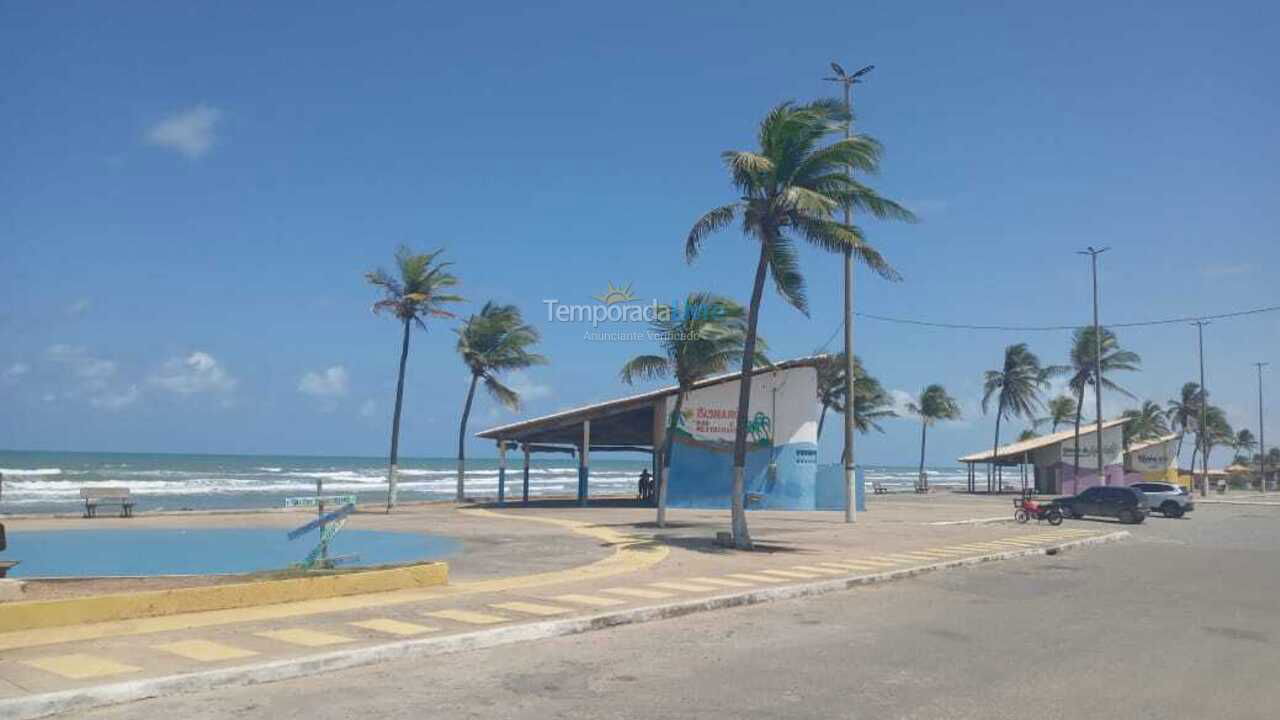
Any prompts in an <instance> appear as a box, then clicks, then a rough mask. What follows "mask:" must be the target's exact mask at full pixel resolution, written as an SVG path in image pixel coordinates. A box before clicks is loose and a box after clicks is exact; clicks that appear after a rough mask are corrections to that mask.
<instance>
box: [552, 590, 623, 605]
mask: <svg viewBox="0 0 1280 720" xmlns="http://www.w3.org/2000/svg"><path fill="white" fill-rule="evenodd" d="M551 599H552V600H555V601H556V602H566V603H577V604H578V605H590V606H592V607H613V606H615V605H625V604H626V601H624V600H615V599H613V598H606V597H600V596H599V595H577V594H573V593H571V594H569V595H557V596H555V597H553V598H551Z"/></svg>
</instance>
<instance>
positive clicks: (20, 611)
mask: <svg viewBox="0 0 1280 720" xmlns="http://www.w3.org/2000/svg"><path fill="white" fill-rule="evenodd" d="M448 581H449V565H448V564H447V563H442V562H433V563H422V564H418V565H407V566H404V567H397V568H389V569H385V570H368V571H363V572H352V573H342V574H339V575H322V576H319V577H301V578H290V579H288V580H262V581H259V582H245V583H234V584H231V585H212V586H209V587H194V588H175V589H172V590H149V591H146V592H137V593H120V594H114V595H92V596H89V597H79V598H66V599H63V600H29V601H25V602H14V603H5V604H3V605H0V632H11V631H14V630H35V629H39V628H51V627H62V626H65V625H81V624H85V623H97V622H108V621H112V620H129V619H132V618H145V617H157V616H163V615H177V614H181V613H192V612H203V611H207V610H226V609H230V608H243V607H255V606H259V605H272V604H277V603H288V602H297V601H300V600H318V599H322V598H331V597H339V596H342V595H361V594H365V593H378V592H388V591H391V590H407V589H412V588H422V587H433V586H439V585H445V584H446V583H448Z"/></svg>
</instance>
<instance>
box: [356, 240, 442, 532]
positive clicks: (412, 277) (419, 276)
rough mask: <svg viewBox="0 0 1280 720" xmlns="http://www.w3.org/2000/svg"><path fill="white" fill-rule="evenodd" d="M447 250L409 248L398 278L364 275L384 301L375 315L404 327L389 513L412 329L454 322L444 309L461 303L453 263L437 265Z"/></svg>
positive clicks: (400, 254) (400, 255)
mask: <svg viewBox="0 0 1280 720" xmlns="http://www.w3.org/2000/svg"><path fill="white" fill-rule="evenodd" d="M442 252H444V250H436V251H435V252H429V253H423V254H415V253H414V252H413V251H411V250H410V249H409V248H407V247H403V246H402V247H401V248H400V249H399V250H397V251H396V268H395V274H394V275H393V274H391V273H389V272H387V271H385V270H381V269H379V270H374V271H372V272H368V273H365V280H367V281H368V282H369V284H371V285H373V286H374V287H377V288H379V289H380V290H382V299H381V300H379V301H378V302H376V303H374V304H373V312H374V314H375V315H376V314H379V313H382V312H389V313H391V314H392V315H394V316H395V317H396V319H397V320H399V321H400V322H401V324H403V325H404V333H403V337H402V338H401V340H400V372H399V374H397V376H396V406H395V412H394V413H393V414H392V416H391V461H390V467H389V469H388V471H387V512H391V508H393V507H395V504H396V473H398V472H399V467H398V466H397V465H396V463H397V459H398V457H399V448H400V408H401V405H402V403H403V401H404V367H405V363H406V361H408V359H409V328H410V327H411V326H413V325H417V326H418V327H419V328H420V329H422V330H426V329H427V325H426V322H425V321H424V319H425V318H451V317H454V315H453V313H451V312H449V311H448V310H446V309H445V308H444V305H445V304H446V303H456V302H461V301H462V298H460V297H458V296H457V295H451V294H449V293H448V292H447V290H448V289H449V288H451V287H453V286H454V285H457V284H458V278H456V277H455V276H454V275H453V274H451V273H450V272H449V271H448V267H449V266H450V265H452V264H453V263H447V262H439V263H438V262H436V258H437V257H439V255H440V253H442Z"/></svg>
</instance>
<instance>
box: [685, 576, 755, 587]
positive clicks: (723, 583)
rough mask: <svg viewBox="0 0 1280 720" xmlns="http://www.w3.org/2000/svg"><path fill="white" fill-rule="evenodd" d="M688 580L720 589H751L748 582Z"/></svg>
mask: <svg viewBox="0 0 1280 720" xmlns="http://www.w3.org/2000/svg"><path fill="white" fill-rule="evenodd" d="M689 579H690V580H692V581H693V582H699V583H707V584H708V585H719V586H721V587H732V588H742V587H751V583H749V582H739V581H738V580H725V579H724V578H713V577H696V578H689Z"/></svg>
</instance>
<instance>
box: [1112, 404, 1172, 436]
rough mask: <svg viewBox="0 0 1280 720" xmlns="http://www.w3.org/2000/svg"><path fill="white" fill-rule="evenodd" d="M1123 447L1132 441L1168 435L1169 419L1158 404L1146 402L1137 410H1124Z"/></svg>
mask: <svg viewBox="0 0 1280 720" xmlns="http://www.w3.org/2000/svg"><path fill="white" fill-rule="evenodd" d="M1123 417H1125V418H1127V419H1128V420H1129V422H1127V423H1125V424H1124V445H1125V447H1128V446H1129V443H1131V442H1133V441H1134V440H1154V439H1155V438H1158V437H1160V436H1162V435H1168V434H1169V418H1168V416H1167V415H1166V414H1165V411H1164V409H1163V408H1161V407H1160V405H1159V404H1157V403H1154V402H1151V401H1150V400H1147V401H1146V402H1144V403H1142V407H1141V408H1140V409H1137V410H1125V411H1124V415H1123Z"/></svg>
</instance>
